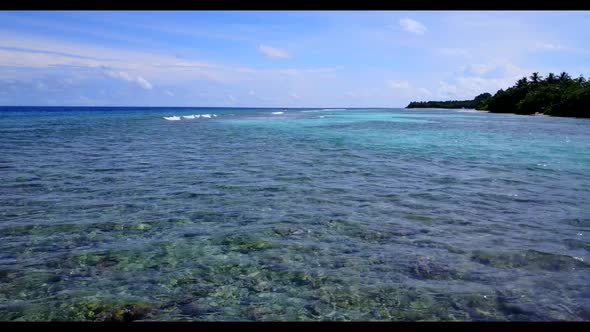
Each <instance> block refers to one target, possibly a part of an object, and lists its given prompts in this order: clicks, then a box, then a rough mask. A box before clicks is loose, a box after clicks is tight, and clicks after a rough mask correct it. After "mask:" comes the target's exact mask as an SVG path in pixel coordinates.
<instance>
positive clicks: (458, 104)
mask: <svg viewBox="0 0 590 332" xmlns="http://www.w3.org/2000/svg"><path fill="white" fill-rule="evenodd" d="M491 96H492V95H491V94H489V93H487V92H486V93H482V94H480V95H479V96H477V97H475V98H474V99H473V100H451V101H413V102H411V103H410V104H409V105H408V106H407V107H406V108H469V109H475V108H477V107H480V106H482V105H481V104H482V102H483V101H485V100H487V99H488V98H490V97H491Z"/></svg>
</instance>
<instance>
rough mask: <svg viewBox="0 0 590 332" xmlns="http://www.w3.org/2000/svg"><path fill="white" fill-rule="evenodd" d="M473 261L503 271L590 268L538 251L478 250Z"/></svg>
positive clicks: (570, 258)
mask: <svg viewBox="0 0 590 332" xmlns="http://www.w3.org/2000/svg"><path fill="white" fill-rule="evenodd" d="M471 259H472V260H473V261H476V262H478V263H481V264H484V265H489V266H493V267H496V268H502V269H511V268H525V269H542V270H550V271H567V270H573V269H576V268H587V267H588V263H585V262H582V261H579V260H577V259H575V258H573V257H570V256H565V255H558V254H552V253H546V252H541V251H536V250H526V251H524V252H490V251H482V250H477V251H474V252H473V253H472V255H471Z"/></svg>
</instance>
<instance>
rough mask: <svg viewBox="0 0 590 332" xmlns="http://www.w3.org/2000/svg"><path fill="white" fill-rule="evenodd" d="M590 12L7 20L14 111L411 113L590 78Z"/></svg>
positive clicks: (150, 14) (4, 32)
mask: <svg viewBox="0 0 590 332" xmlns="http://www.w3.org/2000/svg"><path fill="white" fill-rule="evenodd" d="M588 40H590V12H584V11H562V12H559V11H557V12H552V11H538V12H524V11H515V12H510V11H480V12H477V11H407V12H404V11H341V12H339V11H180V12H174V11H162V12H157V11H131V12H126V11H63V12H60V11H2V12H0V105H16V106H20V105H22V106H24V105H30V106H41V105H43V106H60V105H62V106H64V105H67V106H191V107H198V106H203V107H204V106H210V107H405V106H406V105H407V104H408V103H409V102H410V101H427V100H455V99H472V98H473V97H475V96H476V95H478V94H480V93H484V92H490V93H492V94H493V93H495V92H496V91H497V90H498V89H501V88H504V89H505V88H507V87H509V86H511V85H513V84H514V82H515V81H516V80H517V79H519V78H521V77H523V76H529V75H530V74H531V73H532V72H540V73H541V75H543V76H545V75H546V74H547V73H549V72H555V73H560V72H562V71H566V72H568V73H570V74H571V75H572V76H576V77H577V76H579V75H580V74H582V75H584V76H585V77H589V76H590V43H588Z"/></svg>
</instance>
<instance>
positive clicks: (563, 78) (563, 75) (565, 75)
mask: <svg viewBox="0 0 590 332" xmlns="http://www.w3.org/2000/svg"><path fill="white" fill-rule="evenodd" d="M569 80H571V77H570V75H569V74H568V73H566V72H562V73H561V74H559V81H560V82H563V81H569Z"/></svg>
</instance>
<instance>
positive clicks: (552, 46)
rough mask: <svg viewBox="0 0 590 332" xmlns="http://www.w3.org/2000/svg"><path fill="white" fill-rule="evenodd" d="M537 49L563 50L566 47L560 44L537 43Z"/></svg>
mask: <svg viewBox="0 0 590 332" xmlns="http://www.w3.org/2000/svg"><path fill="white" fill-rule="evenodd" d="M534 48H535V49H536V50H546V51H557V50H563V49H564V47H563V46H562V45H560V44H552V43H536V44H535V47H534Z"/></svg>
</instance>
